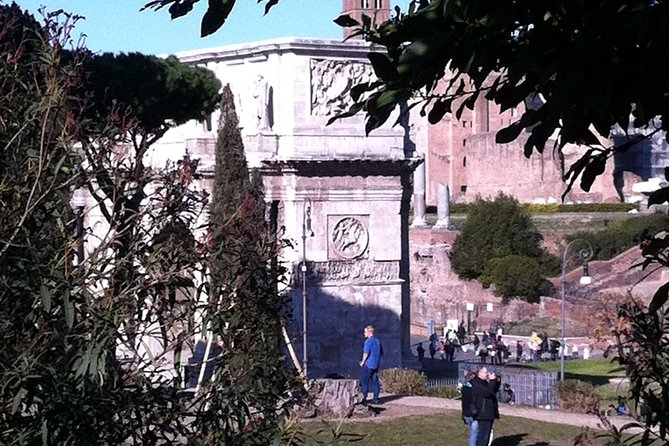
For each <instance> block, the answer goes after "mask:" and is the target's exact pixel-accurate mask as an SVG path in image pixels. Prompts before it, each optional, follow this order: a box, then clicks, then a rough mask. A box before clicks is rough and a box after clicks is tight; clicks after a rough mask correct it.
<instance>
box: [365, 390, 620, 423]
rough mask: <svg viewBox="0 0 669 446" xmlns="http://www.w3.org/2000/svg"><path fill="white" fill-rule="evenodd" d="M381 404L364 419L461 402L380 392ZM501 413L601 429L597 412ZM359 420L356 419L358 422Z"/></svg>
mask: <svg viewBox="0 0 669 446" xmlns="http://www.w3.org/2000/svg"><path fill="white" fill-rule="evenodd" d="M381 402H382V404H381V405H379V406H372V408H378V415H377V416H375V417H368V418H364V420H369V421H387V420H389V419H394V418H399V417H406V416H411V415H428V414H435V413H439V412H444V411H453V410H455V411H460V401H459V400H450V399H446V398H434V397H424V396H397V395H383V396H382V398H381ZM500 415H501V416H511V417H520V418H528V419H532V420H537V421H545V422H548V423H557V424H566V425H570V426H576V427H589V428H592V429H601V426H600V424H601V422H600V420H599V417H597V416H596V415H588V414H581V413H573V412H563V411H560V410H545V409H539V408H535V407H528V406H509V405H501V406H500ZM361 420H362V419H356V421H361ZM610 421H611V423H612V424H614V425H615V426H616V427H620V426H622V425H624V424H626V423H629V422H630V421H631V418H628V417H612V418H610Z"/></svg>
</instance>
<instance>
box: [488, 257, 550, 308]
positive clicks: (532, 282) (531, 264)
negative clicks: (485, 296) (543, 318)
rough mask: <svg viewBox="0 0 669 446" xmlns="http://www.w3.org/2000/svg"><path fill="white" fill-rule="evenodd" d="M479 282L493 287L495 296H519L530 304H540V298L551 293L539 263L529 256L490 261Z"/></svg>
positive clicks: (496, 258) (500, 258)
mask: <svg viewBox="0 0 669 446" xmlns="http://www.w3.org/2000/svg"><path fill="white" fill-rule="evenodd" d="M479 280H480V281H481V283H482V284H483V286H485V287H489V286H490V285H493V286H494V289H493V293H494V294H495V296H502V297H505V298H509V297H512V296H519V297H524V298H526V299H527V301H528V302H539V296H541V295H542V294H547V291H549V289H548V285H546V283H547V281H546V279H544V277H543V276H542V274H541V266H540V264H539V261H538V260H537V259H535V258H532V257H527V256H518V255H510V256H506V257H495V258H493V259H490V261H489V262H488V263H487V264H486V267H485V270H484V271H483V274H482V275H481V277H480V278H479Z"/></svg>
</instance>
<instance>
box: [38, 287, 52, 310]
mask: <svg viewBox="0 0 669 446" xmlns="http://www.w3.org/2000/svg"><path fill="white" fill-rule="evenodd" d="M39 294H40V296H41V297H42V306H43V307H44V311H46V312H47V313H48V312H49V311H51V292H50V291H49V288H47V286H46V285H44V284H42V285H40V287H39Z"/></svg>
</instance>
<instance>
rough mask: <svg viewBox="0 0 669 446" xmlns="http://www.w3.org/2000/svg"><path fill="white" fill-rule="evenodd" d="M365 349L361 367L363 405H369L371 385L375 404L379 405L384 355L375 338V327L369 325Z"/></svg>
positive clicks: (366, 329)
mask: <svg viewBox="0 0 669 446" xmlns="http://www.w3.org/2000/svg"><path fill="white" fill-rule="evenodd" d="M365 338H366V339H365V347H364V349H363V353H362V360H361V361H360V367H362V375H361V377H360V387H361V388H362V389H361V390H362V404H366V403H367V393H369V384H370V382H371V384H372V393H373V394H374V404H379V392H380V391H381V389H380V386H379V364H380V361H381V356H382V355H383V347H381V341H379V340H378V339H377V338H376V337H374V327H373V326H372V325H367V326H366V327H365Z"/></svg>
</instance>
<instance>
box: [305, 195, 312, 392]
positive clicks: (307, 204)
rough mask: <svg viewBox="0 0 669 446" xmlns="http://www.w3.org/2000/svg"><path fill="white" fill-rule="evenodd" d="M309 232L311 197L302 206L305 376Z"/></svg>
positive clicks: (306, 375)
mask: <svg viewBox="0 0 669 446" xmlns="http://www.w3.org/2000/svg"><path fill="white" fill-rule="evenodd" d="M307 233H308V234H309V237H313V236H314V231H312V230H311V199H310V198H309V197H306V198H305V199H304V206H303V207H302V370H303V371H304V378H305V379H306V378H308V376H309V375H308V374H307Z"/></svg>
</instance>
